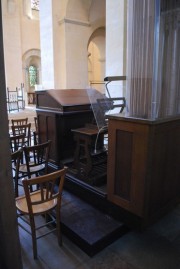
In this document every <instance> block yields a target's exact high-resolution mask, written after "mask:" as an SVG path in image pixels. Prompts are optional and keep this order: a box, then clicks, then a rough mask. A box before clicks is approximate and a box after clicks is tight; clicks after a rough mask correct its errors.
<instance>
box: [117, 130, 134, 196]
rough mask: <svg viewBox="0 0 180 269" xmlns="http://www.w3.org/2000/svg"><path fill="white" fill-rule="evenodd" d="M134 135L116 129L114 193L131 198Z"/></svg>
mask: <svg viewBox="0 0 180 269" xmlns="http://www.w3.org/2000/svg"><path fill="white" fill-rule="evenodd" d="M132 140H133V135H132V133H130V132H126V131H121V130H117V131H116V145H117V147H116V153H115V155H116V157H115V162H116V163H115V184H114V194H115V195H118V196H120V197H122V198H124V199H126V200H130V194H131V171H132V170H131V167H132V144H133V141H132Z"/></svg>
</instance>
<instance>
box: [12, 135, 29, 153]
mask: <svg viewBox="0 0 180 269" xmlns="http://www.w3.org/2000/svg"><path fill="white" fill-rule="evenodd" d="M24 143H25V134H20V135H12V136H10V147H11V152H15V151H17V150H19V149H21V148H22V147H23V146H24Z"/></svg>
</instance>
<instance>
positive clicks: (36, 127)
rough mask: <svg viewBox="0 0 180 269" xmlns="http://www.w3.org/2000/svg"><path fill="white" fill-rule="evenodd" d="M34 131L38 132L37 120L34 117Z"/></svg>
mask: <svg viewBox="0 0 180 269" xmlns="http://www.w3.org/2000/svg"><path fill="white" fill-rule="evenodd" d="M34 124H35V130H36V132H38V118H37V117H34Z"/></svg>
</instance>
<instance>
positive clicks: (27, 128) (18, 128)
mask: <svg viewBox="0 0 180 269" xmlns="http://www.w3.org/2000/svg"><path fill="white" fill-rule="evenodd" d="M11 128H12V134H13V135H14V136H15V135H22V134H24V135H25V138H24V143H25V145H27V146H30V145H31V123H27V124H22V125H12V126H11Z"/></svg>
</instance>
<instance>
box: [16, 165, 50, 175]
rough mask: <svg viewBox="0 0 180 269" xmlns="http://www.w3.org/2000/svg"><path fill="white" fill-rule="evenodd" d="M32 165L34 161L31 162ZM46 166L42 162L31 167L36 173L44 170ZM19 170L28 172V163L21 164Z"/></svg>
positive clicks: (31, 171)
mask: <svg viewBox="0 0 180 269" xmlns="http://www.w3.org/2000/svg"><path fill="white" fill-rule="evenodd" d="M30 165H33V163H30ZM44 168H45V164H40V165H36V166H31V167H30V173H36V172H39V171H41V170H43V169H44ZM19 172H20V173H27V172H28V171H27V165H26V164H21V165H20V167H19Z"/></svg>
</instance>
